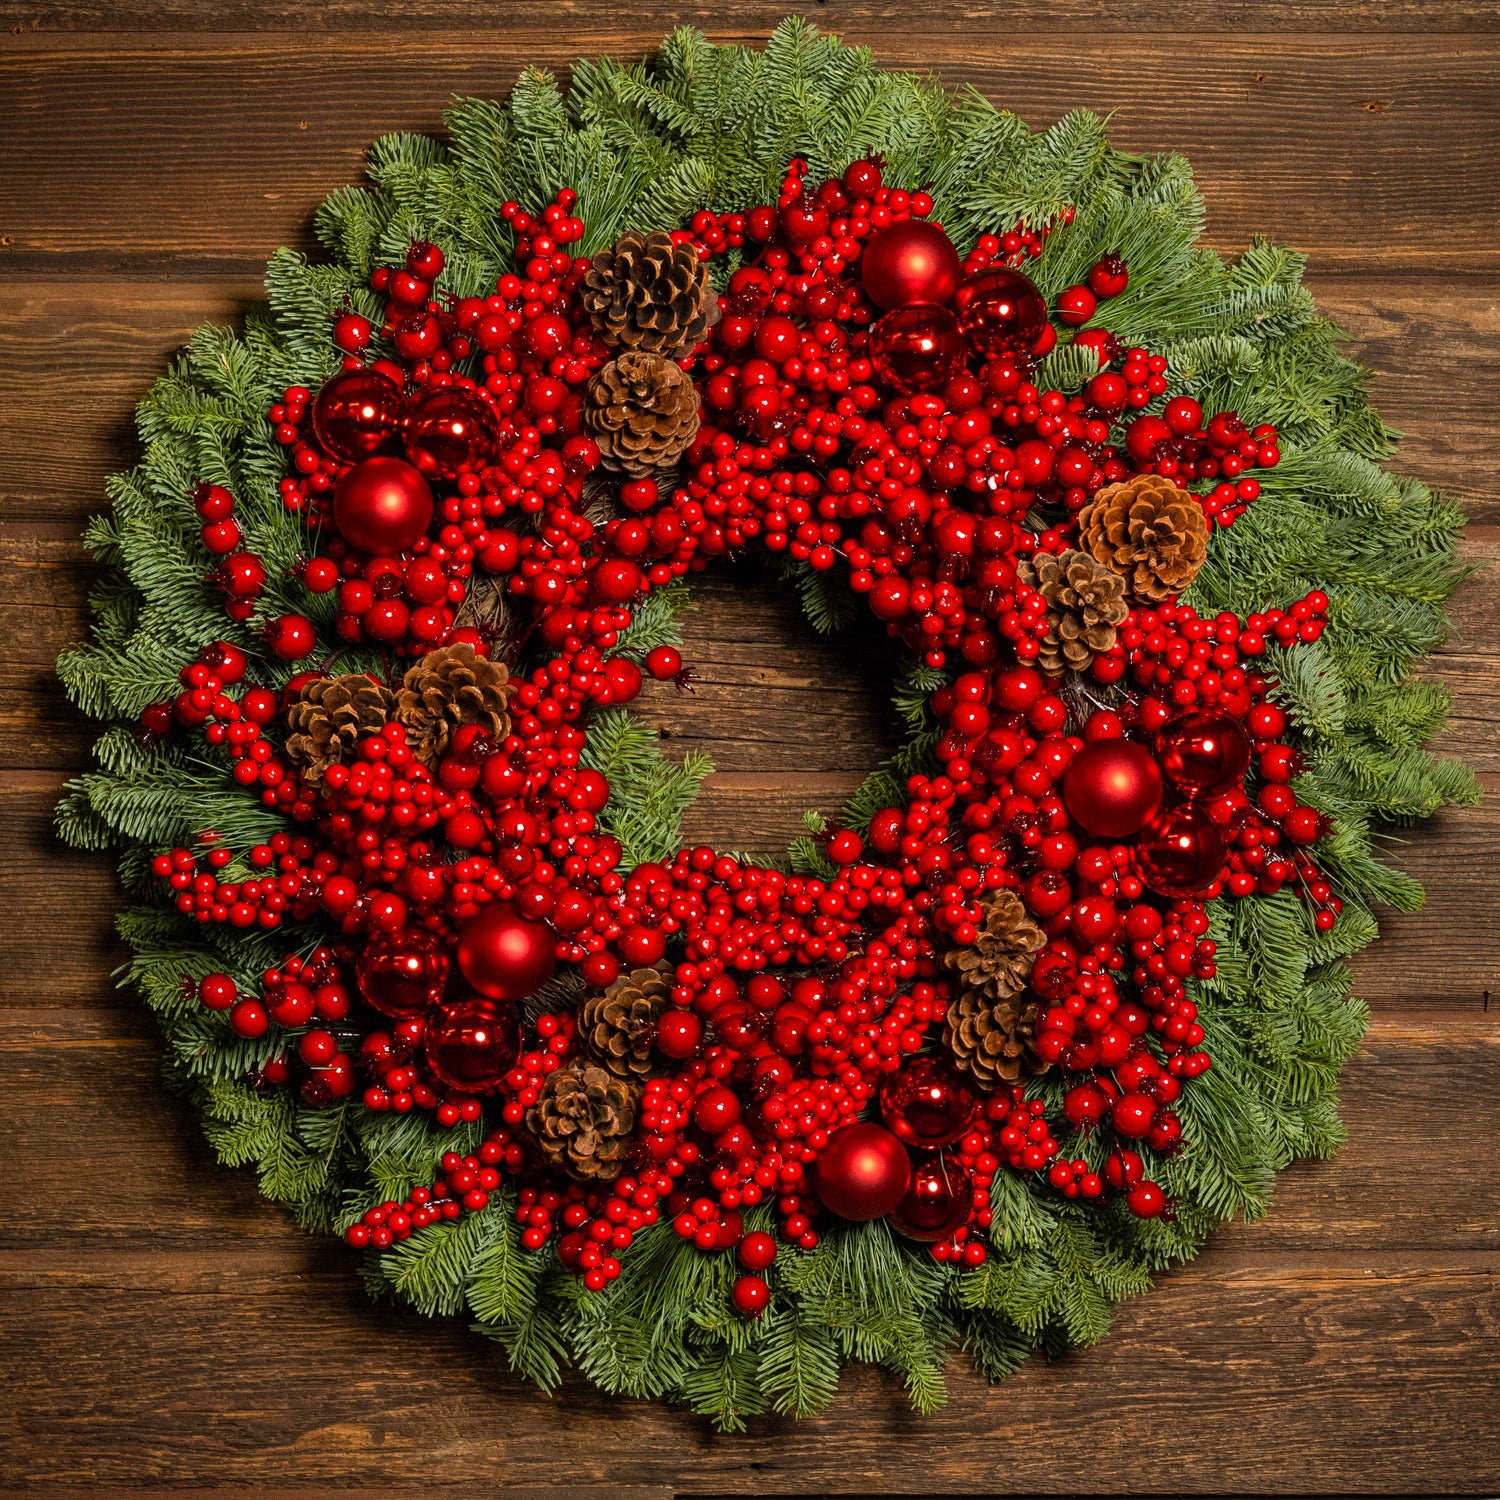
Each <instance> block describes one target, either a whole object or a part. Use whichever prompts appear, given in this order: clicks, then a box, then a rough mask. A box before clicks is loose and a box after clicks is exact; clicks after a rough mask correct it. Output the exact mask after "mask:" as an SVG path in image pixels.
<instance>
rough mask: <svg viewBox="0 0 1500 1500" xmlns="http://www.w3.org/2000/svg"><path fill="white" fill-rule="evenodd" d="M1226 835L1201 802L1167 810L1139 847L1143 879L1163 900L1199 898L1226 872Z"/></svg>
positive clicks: (1145, 833)
mask: <svg viewBox="0 0 1500 1500" xmlns="http://www.w3.org/2000/svg"><path fill="white" fill-rule="evenodd" d="M1224 854H1225V845H1224V834H1223V831H1222V830H1221V829H1220V827H1219V825H1218V824H1217V823H1215V822H1214V820H1213V819H1212V818H1211V817H1209V815H1208V810H1207V808H1205V807H1204V806H1203V804H1202V803H1200V802H1182V803H1179V804H1178V805H1177V806H1176V807H1168V808H1163V810H1162V811H1161V812H1160V813H1159V814H1158V815H1157V817H1156V818H1155V819H1153V821H1152V822H1151V824H1150V826H1149V827H1148V828H1147V829H1146V831H1145V832H1144V833H1143V834H1142V835H1141V837H1140V839H1139V840H1138V842H1137V843H1136V846H1135V855H1136V866H1137V868H1138V870H1139V871H1140V876H1141V879H1142V880H1144V881H1145V882H1146V884H1147V885H1148V886H1149V887H1150V888H1151V889H1152V890H1153V891H1155V892H1156V893H1157V894H1158V895H1159V896H1171V897H1174V898H1179V897H1183V896H1196V895H1198V894H1200V893H1201V892H1202V891H1204V890H1206V889H1207V888H1208V887H1209V886H1211V885H1212V884H1213V883H1214V880H1215V879H1216V878H1217V877H1218V874H1219V872H1220V871H1221V870H1222V869H1223V868H1224Z"/></svg>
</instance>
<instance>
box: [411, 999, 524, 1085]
mask: <svg viewBox="0 0 1500 1500" xmlns="http://www.w3.org/2000/svg"><path fill="white" fill-rule="evenodd" d="M423 1045H424V1047H425V1050H426V1054H427V1066H428V1067H429V1068H430V1069H431V1070H432V1072H433V1073H434V1074H435V1075H436V1076H437V1077H438V1078H439V1079H441V1081H442V1082H443V1083H446V1084H447V1085H448V1087H449V1088H451V1089H458V1090H459V1091H460V1092H462V1093H465V1094H488V1093H491V1092H492V1091H493V1090H495V1089H497V1088H499V1086H500V1083H501V1081H502V1080H503V1079H504V1077H505V1075H506V1074H507V1073H508V1072H509V1071H510V1069H511V1068H512V1067H513V1066H514V1065H515V1061H516V1057H517V1055H518V1053H519V1052H520V1032H519V1030H518V1029H517V1026H516V1023H515V1019H514V1017H512V1016H511V1015H510V1013H509V1012H508V1011H502V1010H500V1009H499V1008H498V1007H497V1006H495V1005H492V1004H491V1003H490V1002H489V1001H488V1000H480V999H478V998H470V999H467V1000H460V1001H458V1002H457V1003H456V1004H454V1005H445V1006H444V1007H443V1008H442V1010H440V1011H439V1012H438V1013H437V1015H436V1016H434V1017H433V1019H432V1021H431V1023H430V1024H429V1025H428V1027H427V1034H426V1037H425V1039H424V1043H423Z"/></svg>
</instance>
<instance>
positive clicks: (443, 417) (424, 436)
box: [406, 385, 499, 479]
mask: <svg viewBox="0 0 1500 1500" xmlns="http://www.w3.org/2000/svg"><path fill="white" fill-rule="evenodd" d="M498 436H499V428H498V424H497V422H496V420H495V412H494V409H493V408H492V407H491V406H490V404H489V402H488V401H486V400H485V399H484V397H483V396H481V395H479V393H478V392H477V391H471V390H468V389H466V388H465V387H464V386H461V385H445V386H443V387H442V388H441V389H439V390H435V391H432V392H430V393H429V394H428V395H426V396H424V397H423V398H422V400H421V401H419V402H418V403H417V404H416V405H415V406H414V407H413V408H412V411H411V415H410V417H409V418H408V421H407V426H406V457H407V459H408V461H409V462H410V463H411V465H412V466H413V467H414V468H416V469H418V470H420V471H421V473H422V474H424V475H425V476H426V477H427V478H428V479H457V478H458V476H459V475H460V474H466V473H473V472H474V471H475V470H477V469H482V468H483V467H484V466H485V465H486V464H487V463H488V462H489V461H490V459H491V458H493V457H494V453H495V444H496V441H497V439H498Z"/></svg>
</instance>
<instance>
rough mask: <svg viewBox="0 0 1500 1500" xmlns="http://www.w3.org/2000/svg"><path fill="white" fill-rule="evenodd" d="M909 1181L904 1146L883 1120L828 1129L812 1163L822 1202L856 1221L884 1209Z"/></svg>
mask: <svg viewBox="0 0 1500 1500" xmlns="http://www.w3.org/2000/svg"><path fill="white" fill-rule="evenodd" d="M910 1181H911V1161H910V1159H909V1158H908V1157H907V1154H906V1147H905V1146H903V1145H902V1144H901V1142H900V1141H899V1140H897V1139H896V1137H895V1136H894V1135H892V1134H891V1132H890V1131H889V1130H886V1129H885V1128H884V1127H883V1126H880V1125H871V1124H867V1123H865V1122H863V1121H861V1122H858V1123H856V1124H853V1125H845V1126H844V1127H843V1128H842V1129H840V1130H836V1131H834V1133H833V1134H832V1135H831V1136H830V1137H829V1139H828V1145H827V1147H826V1148H825V1150H824V1151H823V1153H822V1155H821V1156H819V1157H818V1160H817V1163H816V1165H815V1166H814V1168H813V1182H814V1185H815V1187H816V1190H817V1194H818V1197H819V1198H820V1199H822V1201H823V1205H824V1207H825V1208H828V1209H831V1210H832V1211H833V1212H834V1213H836V1214H838V1215H839V1217H840V1218H843V1219H855V1220H858V1221H861V1222H862V1221H864V1220H867V1219H880V1218H884V1217H885V1215H886V1214H888V1213H890V1211H891V1210H892V1209H893V1208H894V1207H895V1206H896V1205H897V1204H898V1203H899V1202H900V1201H901V1199H902V1197H903V1196H904V1195H905V1193H906V1189H907V1185H908V1184H909V1183H910Z"/></svg>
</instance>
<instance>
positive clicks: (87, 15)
mask: <svg viewBox="0 0 1500 1500" xmlns="http://www.w3.org/2000/svg"><path fill="white" fill-rule="evenodd" d="M787 12H788V7H787V4H786V0H723V3H720V4H714V5H710V4H705V3H702V0H697V3H693V4H686V5H682V4H674V3H664V0H646V3H644V4H637V5H632V6H631V8H630V12H629V22H630V29H629V31H622V30H621V20H622V17H621V15H620V14H619V13H618V12H616V11H614V10H606V11H603V13H602V14H601V8H600V7H599V6H597V5H591V4H589V3H588V0H510V3H508V4H507V6H506V22H507V30H514V31H543V30H553V31H560V32H566V34H567V36H568V38H569V40H570V42H571V43H572V44H573V45H575V46H576V47H577V49H578V51H579V52H581V53H587V54H588V55H593V54H594V53H595V52H605V51H618V50H623V49H625V48H627V47H629V46H631V45H632V44H634V45H640V44H639V42H638V41H637V40H636V39H637V38H639V37H642V36H644V37H647V38H651V39H653V40H654V39H655V38H657V37H660V36H662V35H665V34H666V33H667V32H669V31H671V30H672V29H673V28H674V27H677V26H696V27H699V28H701V29H703V30H706V31H708V32H710V33H711V34H715V35H718V34H729V35H732V36H735V37H747V38H756V37H758V36H764V35H765V34H766V33H768V32H769V31H770V30H771V29H772V28H773V27H774V26H776V25H777V24H778V23H779V22H780V21H781V20H782V18H783V17H784V16H785V15H786V14H787ZM804 13H805V14H807V15H808V17H809V19H811V20H813V21H815V22H816V23H817V24H818V25H819V26H820V27H822V28H823V29H825V30H828V31H835V32H838V33H839V34H840V35H843V36H844V37H846V38H847V39H848V40H850V41H851V42H853V41H860V42H863V41H864V40H865V39H866V38H870V37H875V38H880V39H882V40H883V39H885V38H888V37H893V36H913V37H916V38H926V39H928V40H932V39H933V25H932V17H931V13H930V12H927V11H923V10H921V9H916V8H911V7H906V8H903V7H898V6H893V5H890V4H881V3H870V0H837V3H834V4H828V3H826V0H818V4H817V6H816V7H806V8H805V9H804ZM1170 19H1171V21H1172V23H1173V25H1174V26H1175V27H1176V28H1178V29H1179V30H1180V31H1181V32H1182V33H1183V35H1184V36H1185V37H1192V36H1193V34H1194V33H1197V32H1200V31H1202V32H1207V33H1210V34H1214V33H1222V32H1233V31H1274V32H1278V33H1288V32H1290V33H1317V34H1325V33H1326V32H1327V31H1329V30H1330V29H1331V28H1330V26H1329V22H1330V19H1331V18H1330V15H1329V12H1328V10H1327V9H1326V7H1324V6H1320V5H1318V4H1316V3H1309V0H1267V3H1263V4H1259V3H1254V0H1230V3H1228V4H1224V5H1209V4H1205V3H1202V0H1197V3H1193V0H1190V3H1188V4H1185V5H1182V6H1177V7H1174V8H1173V10H1172V12H1171V15H1170ZM1336 19H1337V23H1338V27H1337V29H1338V30H1340V31H1343V32H1351V33H1359V34H1381V33H1389V32H1409V31H1423V32H1426V33H1429V34H1433V33H1436V34H1439V35H1459V36H1461V35H1468V34H1471V33H1474V32H1488V31H1494V30H1496V29H1497V27H1496V20H1497V18H1496V14H1495V11H1494V9H1493V8H1492V7H1490V6H1486V5H1481V4H1474V3H1469V0H1392V3H1390V4H1383V3H1380V0H1350V3H1348V4H1341V5H1340V6H1339V8H1338V12H1337V17H1336ZM1162 20H1163V13H1162V11H1161V9H1160V7H1159V6H1155V5H1152V4H1150V3H1149V0H1121V3H1120V4H1117V5H1111V6H1109V7H1108V8H1107V9H1103V10H1101V9H1099V8H1098V7H1097V6H1095V5H1093V4H1091V3H1090V0H1020V3H1018V4H1015V5H982V4H981V5H965V6H964V7H963V8H962V10H960V11H957V12H955V13H953V14H951V15H944V16H943V18H942V28H941V29H942V33H943V35H944V36H946V37H961V38H963V39H964V40H966V41H968V42H970V43H973V44H976V45H981V46H986V47H992V46H994V45H995V43H996V39H997V34H999V36H1001V37H1004V36H1008V35H1028V34H1034V33H1038V32H1040V33H1048V32H1056V33H1064V34H1070V35H1077V34H1078V33H1079V32H1084V33H1086V34H1091V35H1101V36H1109V35H1120V34H1125V35H1129V36H1132V37H1135V36H1138V35H1139V34H1140V33H1141V32H1143V31H1145V32H1149V31H1151V30H1152V29H1154V28H1156V27H1159V26H1160V24H1161V22H1162ZM153 23H154V24H153ZM494 25H495V11H494V7H493V6H492V5H489V4H486V3H485V0H410V3H406V4H403V5H401V6H399V7H397V8H394V9H393V8H391V7H388V6H385V5H382V4H380V3H378V0H330V3H328V4H318V3H316V0H271V3H261V0H227V3H218V0H214V3H209V0H157V3H153V4H152V5H150V6H149V7H148V6H140V5H131V4H129V3H128V0H93V3H88V0H51V3H47V4H42V5H28V4H25V3H24V0H5V3H4V4H0V29H4V30H7V31H9V32H10V33H11V34H12V35H13V36H21V37H28V36H35V35H37V34H39V33H52V32H111V31H122V32H143V31H153V30H160V31H205V32H253V31H260V32H265V31H295V32H313V33H326V32H360V31H367V30H370V29H378V30H380V31H383V32H404V33H411V32H428V31H431V30H434V29H439V28H440V29H444V30H463V31H470V30H472V31H484V30H486V29H488V28H491V27H494Z"/></svg>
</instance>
